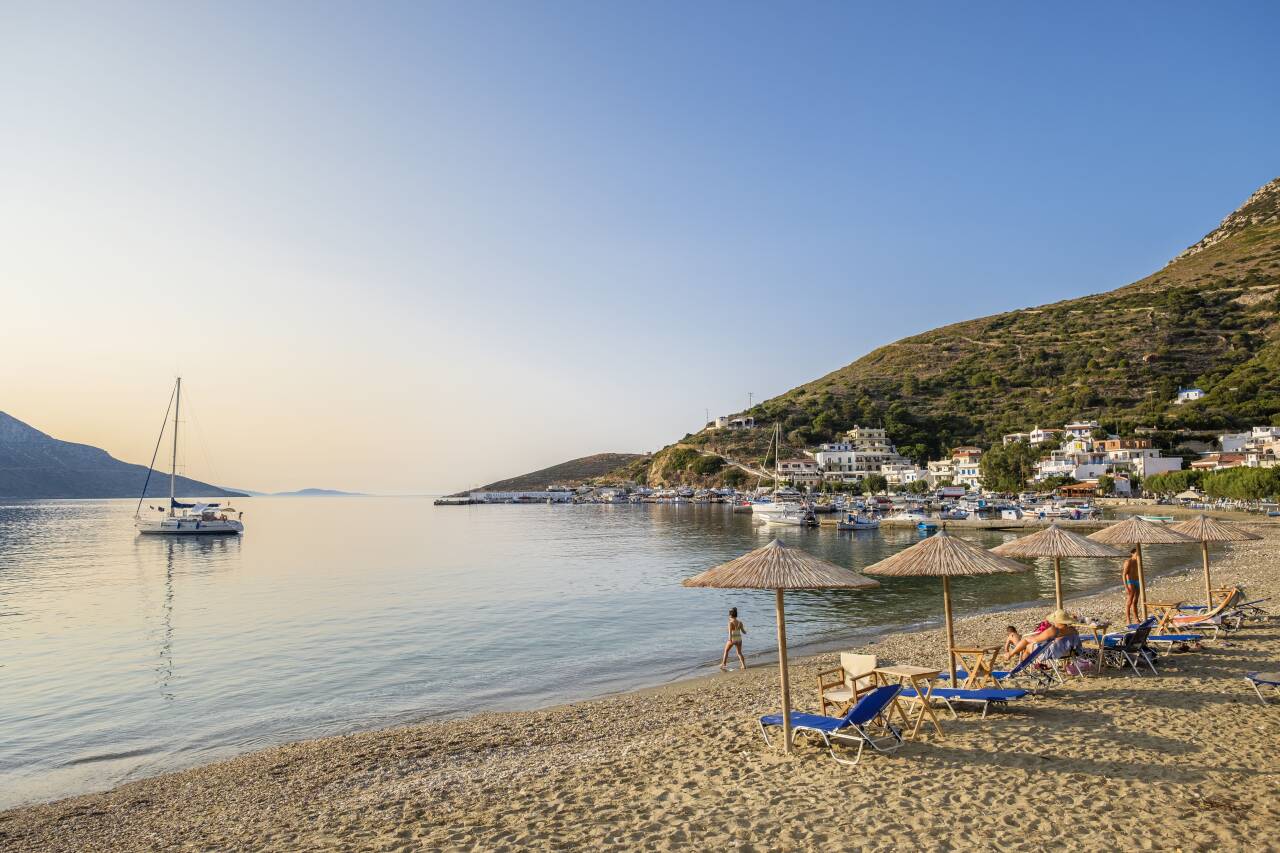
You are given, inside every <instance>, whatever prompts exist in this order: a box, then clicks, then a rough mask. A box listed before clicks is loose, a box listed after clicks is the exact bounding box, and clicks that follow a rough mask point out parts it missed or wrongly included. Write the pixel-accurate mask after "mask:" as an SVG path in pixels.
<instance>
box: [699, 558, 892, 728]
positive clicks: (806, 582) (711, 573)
mask: <svg viewBox="0 0 1280 853" xmlns="http://www.w3.org/2000/svg"><path fill="white" fill-rule="evenodd" d="M683 585H684V586H688V587H702V588H715V589H771V590H773V592H774V608H775V612H776V615H777V620H778V672H779V675H780V677H781V681H782V748H783V749H784V750H785V751H787V752H790V751H791V680H790V678H789V677H788V675H787V620H786V615H785V614H784V613H783V606H782V591H783V590H784V589H872V588H874V587H878V586H880V582H879V581H874V580H872V579H871V578H864V577H863V576H862V575H860V574H858V573H857V572H854V571H851V570H849V569H846V568H844V567H842V566H837V565H836V564H835V563H828V562H827V561H826V560H821V559H819V558H817V557H815V556H813V555H812V554H809V553H806V552H805V551H802V550H800V549H799V548H788V547H787V546H786V545H783V544H782V543H781V542H779V541H778V540H777V539H774V540H773V541H772V542H770V543H769V544H768V545H765V546H764V547H763V548H757V549H756V550H754V551H752V552H750V553H748V554H743V555H742V556H741V557H738V558H736V559H733V560H730V561H729V562H727V563H723V564H721V565H719V566H716V567H715V568H714V569H708V570H707V571H705V572H703V573H702V574H700V575H694V576H693V577H691V578H686V579H685V580H684V581H683Z"/></svg>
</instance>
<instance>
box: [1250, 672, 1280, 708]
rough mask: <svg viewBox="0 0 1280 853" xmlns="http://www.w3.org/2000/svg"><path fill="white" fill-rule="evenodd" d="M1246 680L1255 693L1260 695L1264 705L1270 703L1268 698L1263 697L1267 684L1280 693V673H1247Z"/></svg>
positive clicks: (1259, 697)
mask: <svg viewBox="0 0 1280 853" xmlns="http://www.w3.org/2000/svg"><path fill="white" fill-rule="evenodd" d="M1244 678H1245V681H1247V682H1249V686H1250V687H1252V688H1253V692H1254V693H1257V694H1258V699H1259V700H1260V701H1261V702H1262V704H1263V705H1266V704H1268V703H1267V697H1266V696H1263V695H1262V685H1264V684H1265V685H1267V686H1269V687H1271V688H1272V689H1273V690H1275V691H1276V692H1277V693H1280V672H1246V673H1245V674H1244Z"/></svg>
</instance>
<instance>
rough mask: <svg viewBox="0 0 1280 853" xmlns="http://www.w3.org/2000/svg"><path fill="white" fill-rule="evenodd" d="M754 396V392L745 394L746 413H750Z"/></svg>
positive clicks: (753, 403)
mask: <svg viewBox="0 0 1280 853" xmlns="http://www.w3.org/2000/svg"><path fill="white" fill-rule="evenodd" d="M755 399H756V394H755V392H754V391H748V392H747V411H751V407H752V406H754V405H755Z"/></svg>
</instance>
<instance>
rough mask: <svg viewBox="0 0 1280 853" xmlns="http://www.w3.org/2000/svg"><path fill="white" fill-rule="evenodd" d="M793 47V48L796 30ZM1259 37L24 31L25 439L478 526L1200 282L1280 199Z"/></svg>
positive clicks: (16, 328) (14, 257)
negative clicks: (473, 507) (548, 496)
mask: <svg viewBox="0 0 1280 853" xmlns="http://www.w3.org/2000/svg"><path fill="white" fill-rule="evenodd" d="M788 12H790V14H788ZM1277 23H1280V13H1278V12H1277V11H1276V10H1275V8H1274V7H1273V6H1271V5H1269V4H1238V5H1234V6H1233V7H1232V12H1231V14H1230V15H1206V14H1205V13H1204V10H1203V7H1201V6H1197V5H1190V4H1187V5H1178V4H1130V5H1126V6H1123V7H1113V6H1110V5H1102V4H1097V5H1087V4H1086V5H1076V6H1072V7H1071V8H1070V9H1048V8H1040V7H1017V6H1014V7H1000V8H999V9H996V8H991V9H983V8H974V7H953V6H948V5H946V4H937V5H932V6H928V5H926V6H923V7H918V8H915V9H912V10H890V9H886V8H882V7H877V6H855V5H852V4H826V3H819V4H814V5H811V6H808V7H806V8H805V10H804V13H803V14H800V13H799V11H798V10H796V9H794V8H792V9H787V10H783V9H775V8H772V7H768V6H763V5H754V4H731V3H708V4H701V5H699V6H696V7H689V6H686V5H682V4H673V3H670V4H669V3H658V4H650V5H647V6H645V7H643V8H639V7H631V6H624V5H619V4H598V5H594V4H593V5H586V4H582V5H567V6H554V7H552V6H532V5H517V4H508V5H503V4H489V5H483V6H474V5H471V6H462V5H459V6H449V5H442V4H441V5H434V4H413V3H384V4H378V5H376V6H368V7H356V6H343V5H337V4H334V5H323V4H321V5H317V4H306V5H304V4H296V3H288V2H285V3H278V4H271V5H269V6H261V5H257V4H249V3H225V4H216V5H215V4H209V5H196V4H191V5H183V6H180V7H178V6H171V5H165V4H158V3H119V4H111V5H109V6H104V5H98V4H89V3H63V4H37V3H16V4H9V5H6V7H5V8H4V10H3V11H0V69H3V70H4V72H5V73H4V74H3V75H0V105H2V106H3V110H2V111H0V151H3V152H4V155H5V156H4V157H3V158H0V173H2V174H3V177H4V185H5V191H4V192H3V193H0V229H3V231H2V232H0V233H4V234H5V235H6V237H7V240H6V248H5V251H3V252H0V280H3V281H4V283H5V299H4V310H3V312H0V411H5V412H8V413H9V414H11V415H12V416H14V417H16V418H18V419H20V420H23V421H25V422H27V423H29V424H31V425H32V426H34V427H36V428H37V429H40V430H42V431H44V432H46V433H49V434H50V435H53V436H54V437H56V438H60V439H65V440H68V441H76V442H83V443H87V444H92V445H95V446H98V447H102V448H104V449H105V450H107V451H108V452H110V453H111V454H112V455H113V456H115V457H117V458H119V459H123V460H125V461H128V462H136V463H142V464H145V463H146V462H147V461H148V460H149V458H150V456H151V451H152V448H153V446H154V442H155V438H156V431H157V430H158V429H159V426H160V420H161V417H162V415H163V413H164V406H165V401H166V399H167V397H168V394H169V389H170V386H171V383H172V381H173V377H174V376H175V375H178V374H181V375H182V376H183V378H184V392H185V393H184V401H185V402H186V403H187V405H188V406H189V409H188V410H187V414H188V415H190V417H191V419H192V428H191V441H190V442H189V443H188V444H187V460H186V465H184V466H183V473H184V474H186V475H188V476H191V477H194V478H197V479H202V480H207V481H211V482H216V483H218V484H225V485H228V486H233V487H242V488H249V489H254V490H260V491H283V490H292V489H298V488H305V487H319V488H334V489H342V490H348V491H358V492H370V493H383V494H429V493H442V492H453V491H457V490H459V489H463V488H466V487H468V486H473V485H477V484H480V483H484V482H489V481H493V480H497V479H501V478H504V477H508V476H512V475H516V474H520V473H523V472H526V471H531V470H535V469H539V468H544V467H547V466H549V465H553V464H556V463H559V462H562V461H565V460H567V459H571V458H575V457H580V456H585V455H589V454H592V453H597V452H605V451H613V452H644V451H651V450H656V449H658V448H659V447H661V446H663V445H664V444H666V443H668V442H670V441H672V440H674V439H677V438H679V437H680V436H682V435H684V434H685V433H687V432H690V431H693V430H696V429H698V428H699V427H700V426H701V425H702V423H703V420H704V416H705V414H706V413H707V412H708V411H709V413H710V415H711V416H712V417H714V416H716V415H718V414H728V413H732V412H737V411H740V410H742V409H743V408H744V407H745V406H746V403H747V395H748V392H754V396H755V400H756V401H757V402H759V401H761V400H764V399H767V398H768V397H770V396H773V395H776V394H779V393H782V392H783V391H786V390H787V389H789V388H791V387H793V386H795V385H798V384H801V383H804V382H807V381H810V380H812V379H815V378H817V377H819V376H821V375H823V374H825V373H828V372H830V371H832V370H835V369H837V368H839V367H841V366H843V365H845V364H847V363H849V362H850V361H852V360H854V359H855V358H857V357H858V356H861V355H863V354H865V353H867V352H869V351H871V350H872V349H874V348H876V347H877V346H880V345H883V344H886V343H889V342H891V341H893V340H896V339H898V338H901V337H903V336H905V335H909V334H913V333H916V332H920V331H924V330H927V329H930V328H934V327H936V326H939V325H944V324H946V323H949V322H954V321H958V320H963V319H968V318H971V317H977V316H983V315H987V314H992V313H997V312H999V311H1003V310H1008V309H1013V308H1018V307H1024V306H1030V305H1037V304H1043V303H1048V302H1053V301H1056V300H1060V299H1067V298H1072V297H1076V296H1081V295H1084V294H1087V293H1093V292H1099V291H1103V290H1108V289H1111V288H1114V287H1118V286H1121V285H1124V284H1127V283H1129V282H1130V281H1133V280H1135V279H1137V278H1140V277H1142V276H1144V275H1146V274H1148V273H1151V272H1154V271H1155V270H1157V269H1159V268H1160V267H1161V266H1162V265H1163V264H1164V263H1166V262H1167V261H1168V260H1169V259H1171V258H1172V257H1173V256H1174V255H1176V254H1177V253H1178V252H1179V251H1181V250H1182V249H1183V248H1185V247H1186V246H1188V245H1190V244H1191V243H1193V242H1195V241H1196V240H1198V239H1199V238H1200V237H1201V236H1202V235H1203V234H1204V233H1206V232H1207V231H1209V230H1211V229H1212V228H1213V227H1214V226H1215V225H1216V224H1217V223H1218V221H1219V220H1220V219H1221V218H1222V217H1223V216H1225V215H1226V214H1227V213H1229V212H1230V211H1231V210H1232V209H1234V208H1235V207H1236V206H1238V205H1239V204H1240V203H1241V202H1243V201H1244V199H1245V198H1246V197H1247V196H1248V195H1249V193H1251V192H1252V191H1253V190H1254V189H1256V188H1257V187H1258V186H1260V185H1261V184H1263V183H1265V182H1266V181H1268V180H1270V179H1272V178H1274V177H1276V175H1277V174H1280V165H1278V162H1277V159H1276V157H1275V152H1274V140H1275V139H1276V138H1277V131H1280V110H1278V109H1276V106H1277V103H1276V101H1277V98H1276V95H1275V91H1274V85H1273V81H1274V80H1275V79H1276V77H1277V74H1276V72H1277V70H1278V69H1277V65H1278V64H1280V63H1278V62H1277V60H1276V59H1275V53H1274V51H1273V50H1272V49H1271V47H1270V45H1269V43H1268V42H1269V39H1270V37H1271V33H1273V32H1274V29H1275V25H1276V24H1277Z"/></svg>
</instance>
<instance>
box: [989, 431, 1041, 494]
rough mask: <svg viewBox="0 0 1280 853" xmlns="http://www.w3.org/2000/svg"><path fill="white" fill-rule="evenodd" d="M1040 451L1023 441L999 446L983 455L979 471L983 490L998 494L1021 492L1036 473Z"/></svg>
mask: <svg viewBox="0 0 1280 853" xmlns="http://www.w3.org/2000/svg"><path fill="white" fill-rule="evenodd" d="M1039 458H1040V451H1039V450H1038V449H1037V448H1034V447H1032V446H1031V445H1030V444H1027V443H1025V442H1022V441H1015V442H1014V443H1013V444H1004V445H998V446H996V447H993V448H991V449H990V450H988V451H987V452H986V453H984V454H983V455H982V462H981V463H979V470H980V471H981V472H982V485H983V488H986V489H990V490H992V491H996V492H1020V491H1022V490H1023V489H1024V488H1026V485H1027V481H1028V480H1030V479H1031V478H1032V477H1033V476H1035V473H1036V462H1037V461H1038V460H1039Z"/></svg>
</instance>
